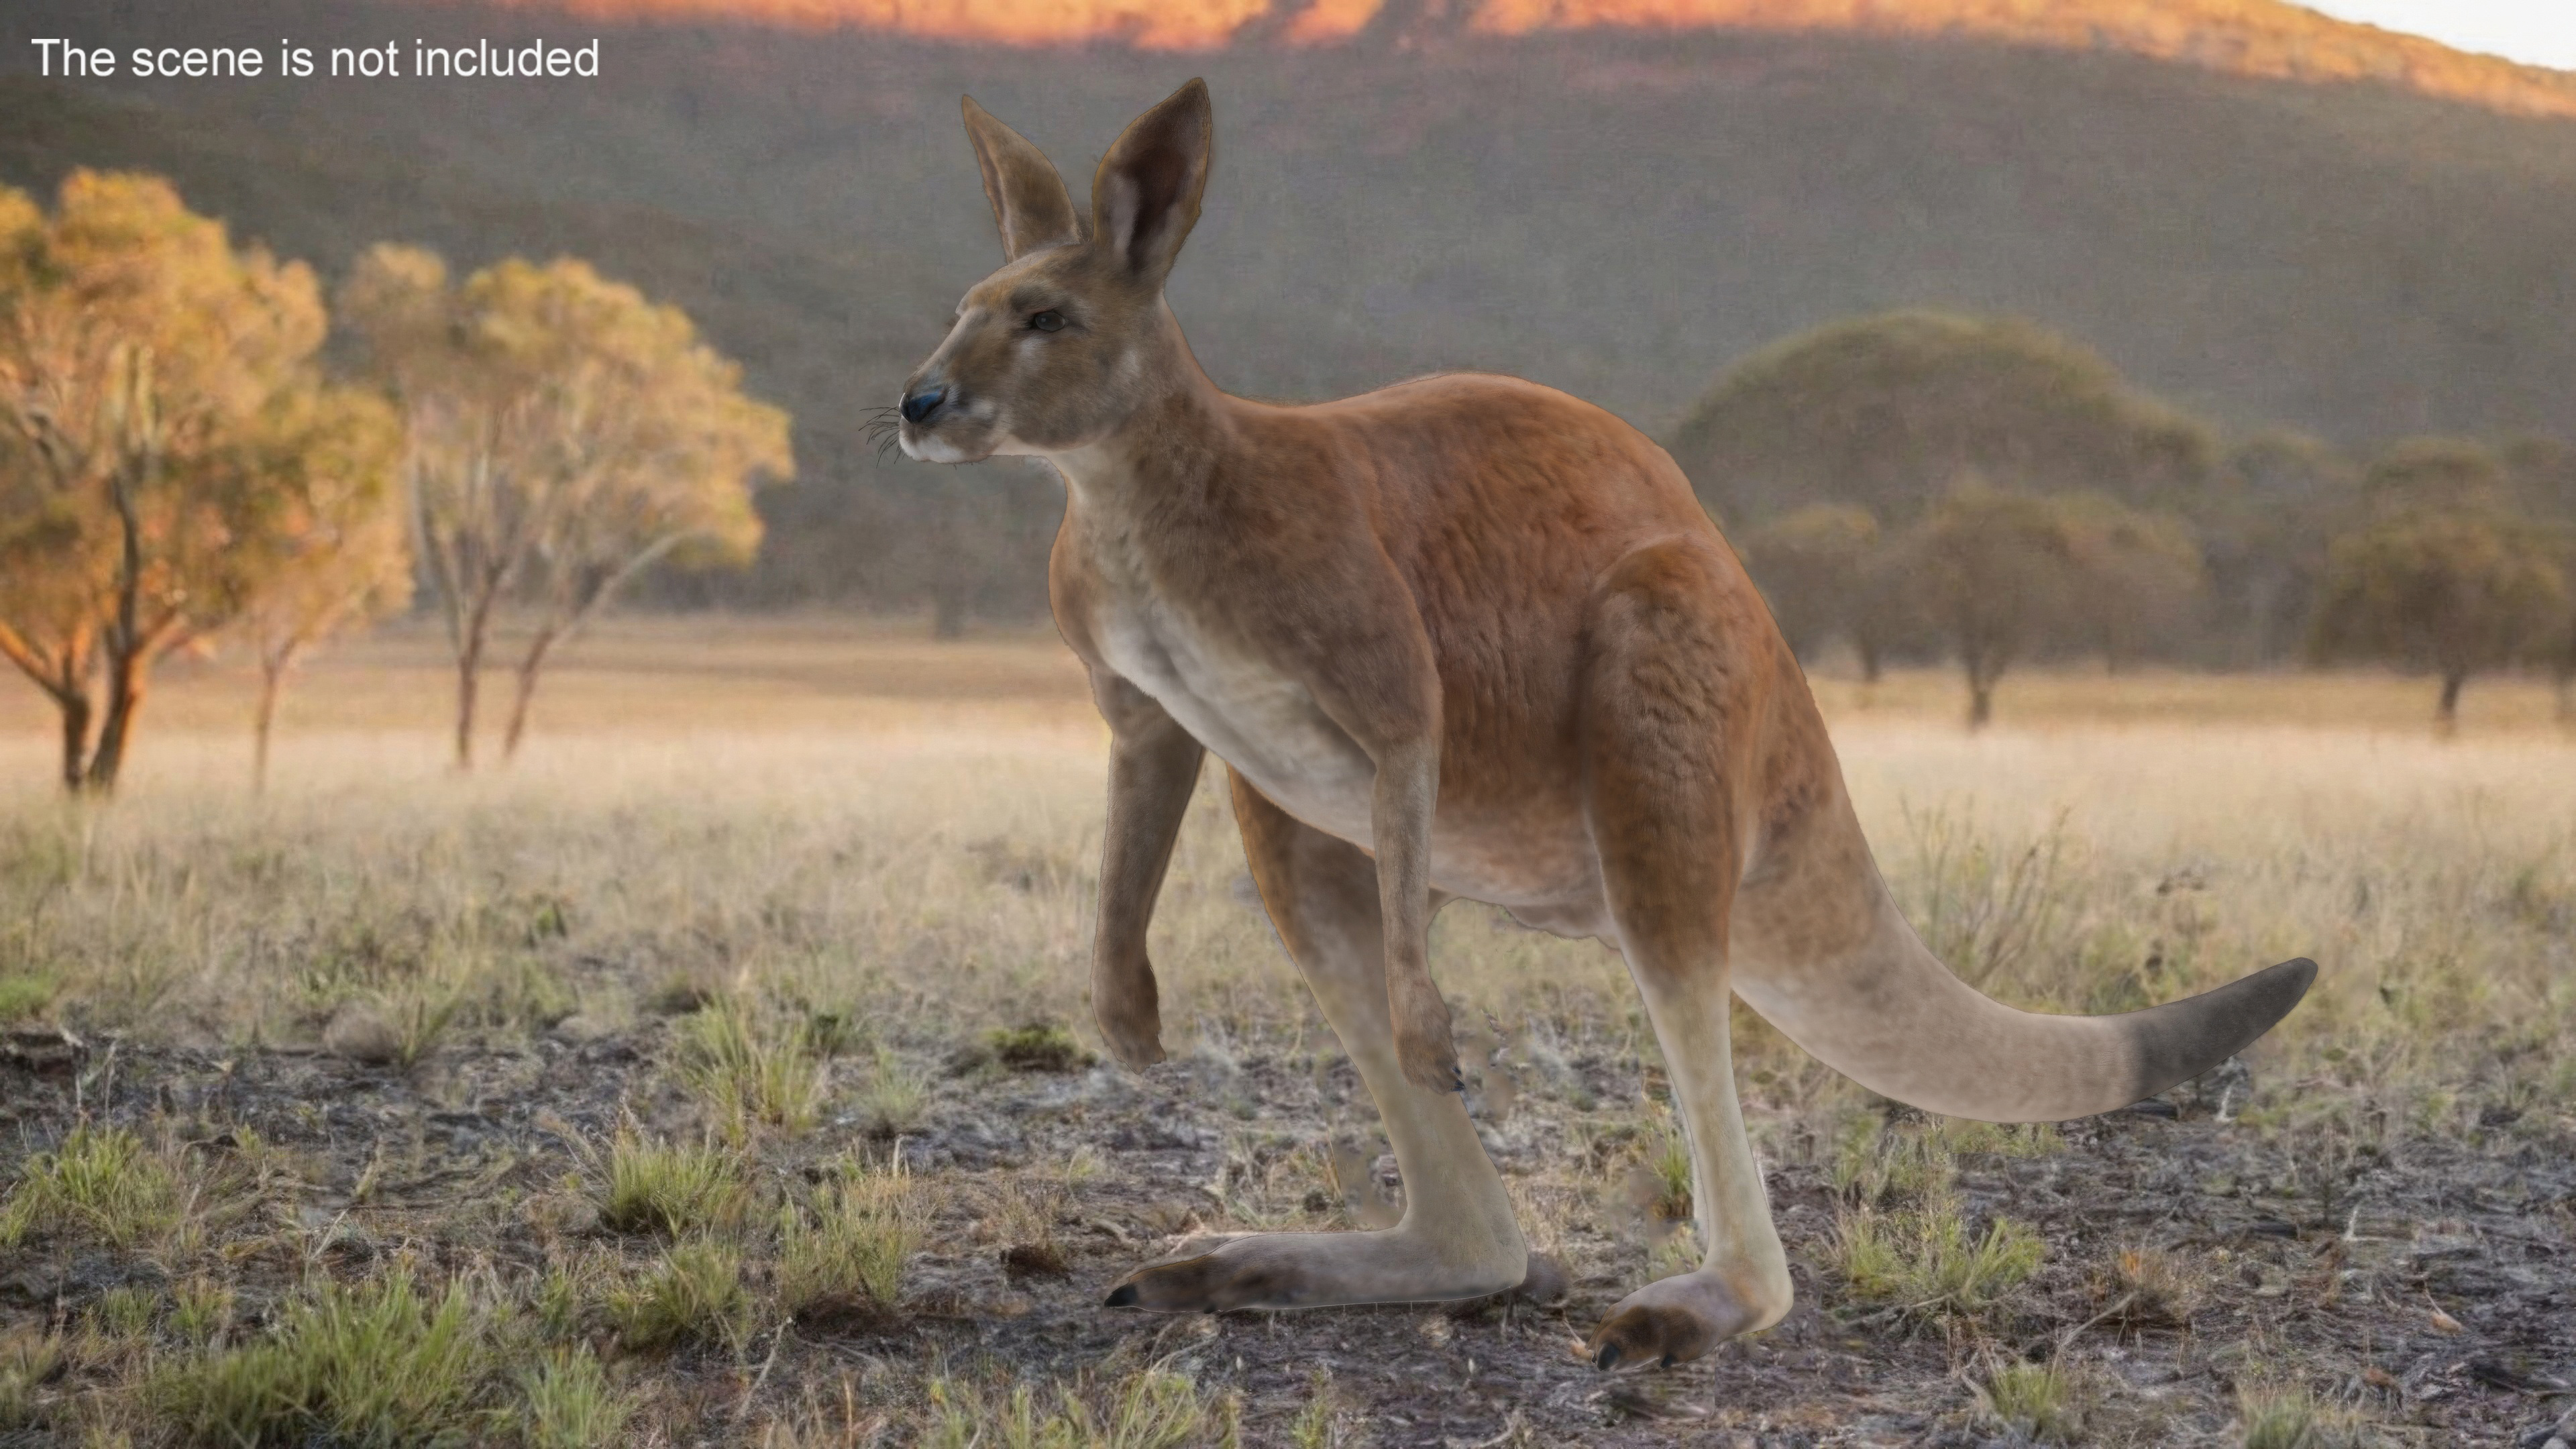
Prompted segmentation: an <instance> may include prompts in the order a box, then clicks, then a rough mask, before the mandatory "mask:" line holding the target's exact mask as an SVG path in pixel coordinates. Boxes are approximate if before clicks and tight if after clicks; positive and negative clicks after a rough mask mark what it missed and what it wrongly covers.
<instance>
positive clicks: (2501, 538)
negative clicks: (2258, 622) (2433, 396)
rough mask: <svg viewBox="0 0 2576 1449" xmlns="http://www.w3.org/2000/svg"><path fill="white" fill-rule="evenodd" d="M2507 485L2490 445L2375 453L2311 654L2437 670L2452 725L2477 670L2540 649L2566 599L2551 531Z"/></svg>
mask: <svg viewBox="0 0 2576 1449" xmlns="http://www.w3.org/2000/svg"><path fill="white" fill-rule="evenodd" d="M2505 484H2506V477H2505V473H2504V469H2503V466H2502V464H2501V462H2500V461H2499V460H2498V459H2497V458H2496V457H2495V456H2494V455H2493V454H2492V453H2490V452H2488V451H2487V450H2485V449H2483V448H2481V447H2478V446H2477V445H2475V444H2471V443H2463V442H2459V441H2457V440H2416V441H2414V442H2410V443H2406V444H2401V445H2399V446H2398V447H2396V448H2394V449H2391V450H2390V452H2389V453H2388V454H2387V455H2386V456H2385V457H2383V458H2382V459H2380V460H2379V461H2378V462H2377V463H2375V464H2374V465H2373V466H2372V468H2371V470H2370V473H2369V476H2368V477H2367V478H2366V479H2365V480H2364V485H2363V486H2364V490H2365V492H2366V493H2367V495H2368V497H2369V499H2370V509H2371V515H2372V516H2371V518H2370V521H2368V522H2367V523H2365V524H2363V525H2362V526H2360V527H2358V528H2356V529H2355V530H2353V531H2351V532H2348V533H2346V534H2344V535H2343V536H2341V537H2339V538H2337V539H2336V540H2335V541H2334V544H2333V547H2332V548H2331V550H2330V551H2329V553H2328V562H2327V570H2326V579H2325V586H2324V589H2323V591H2322V594H2321V596H2320V598H2319V600H2318V608H2317V615H2316V621H2315V625H2314V627H2313V630H2312V632H2311V636H2310V648H2311V650H2312V652H2313V653H2314V654H2315V656H2316V657H2317V658H2318V659H2320V660H2335V659H2370V660H2380V661H2385V662H2390V663H2396V664H2400V665H2405V666H2410V667H2416V668H2427V669H2430V670H2432V671H2433V673H2434V674H2435V676H2436V677H2437V678H2439V679H2440V680H2441V696H2440V699H2439V702H2438V704H2437V705H2436V707H2435V718H2436V720H2437V721H2438V722H2439V723H2440V725H2441V727H2442V728H2444V729H2445V730H2448V729H2451V728H2453V727H2455V726H2456V724H2457V722H2458V717H2459V703H2460V690H2461V687H2462V686H2463V685H2464V684H2466V683H2467V681H2468V679H2469V677H2470V676H2471V675H2473V674H2476V673H2478V672H2480V671H2483V670H2490V669H2496V668H2500V667H2502V666H2504V665H2507V664H2510V663H2512V662H2514V661H2515V660H2516V659H2518V658H2520V657H2523V656H2524V655H2526V654H2528V653H2531V652H2535V651H2536V649H2537V647H2538V646H2539V645H2541V644H2542V643H2543V642H2544V641H2546V640H2547V639H2548V638H2549V636H2550V635H2551V633H2552V632H2553V631H2554V630H2555V629H2556V628H2557V627H2558V626H2559V624H2560V623H2561V621H2562V619H2563V618H2564V614H2565V611H2566V609H2567V607H2568V589H2567V580H2566V576H2565V573H2564V572H2563V570H2562V568H2561V565H2560V562H2559V559H2558V558H2557V557H2556V553H2557V550H2556V548H2555V547H2554V546H2553V545H2554V541H2553V540H2552V539H2551V538H2550V536H2549V535H2548V533H2547V532H2546V530H2544V529H2543V528H2542V527H2540V526H2538V525H2535V524H2534V523H2532V522H2531V521H2530V520H2529V519H2528V518H2527V517H2525V516H2524V515H2523V514H2522V512H2521V511H2520V509H2519V508H2518V507H2516V506H2515V504H2514V500H2513V497H2512V494H2511V490H2510V489H2509V488H2507V487H2506V486H2505Z"/></svg>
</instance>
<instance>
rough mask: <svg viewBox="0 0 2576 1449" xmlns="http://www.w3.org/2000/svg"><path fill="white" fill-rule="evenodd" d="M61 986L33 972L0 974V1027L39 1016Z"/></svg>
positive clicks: (49, 977)
mask: <svg viewBox="0 0 2576 1449" xmlns="http://www.w3.org/2000/svg"><path fill="white" fill-rule="evenodd" d="M61 989H62V984H61V983H60V982H58V981H56V980H55V979H54V978H53V977H51V976H46V975H40V974H37V973H33V972H15V971H12V972H0V1026H7V1025H8V1024H9V1023H11V1022H13V1021H25V1020H27V1019H28V1018H29V1017H33V1016H41V1015H43V1014H44V1012H45V1009H46V1008H47V1007H50V1006H52V1005H53V1004H54V993H55V992H57V991H59V990H61Z"/></svg>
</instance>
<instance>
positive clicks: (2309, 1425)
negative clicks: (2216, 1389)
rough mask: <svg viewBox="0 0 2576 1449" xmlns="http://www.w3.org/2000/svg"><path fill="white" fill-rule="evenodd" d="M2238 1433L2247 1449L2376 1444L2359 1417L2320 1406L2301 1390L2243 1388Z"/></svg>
mask: <svg viewBox="0 0 2576 1449" xmlns="http://www.w3.org/2000/svg"><path fill="white" fill-rule="evenodd" d="M2237 1430H2238V1434H2239V1436H2240V1438H2239V1442H2240V1443H2242V1444H2243V1446H2244V1449H2367V1446H2369V1445H2370V1444H2372V1443H2374V1442H2375V1440H2374V1437H2373V1436H2372V1434H2371V1432H2370V1428H2369V1426H2368V1425H2367V1424H2365V1423H2363V1422H2362V1419H2361V1416H2360V1415H2358V1414H2355V1413H2353V1412H2352V1411H2350V1410H2348V1409H2335V1408H2329V1407H2327V1406H2325V1405H2322V1404H2319V1403H2318V1402H2317V1401H2316V1400H2315V1399H2313V1398H2310V1397H2309V1396H2308V1392H2307V1390H2305V1389H2301V1388H2281V1387H2275V1386H2265V1385H2254V1384H2248V1385H2246V1386H2244V1387H2243V1388H2241V1389H2240V1390H2238V1393H2237Z"/></svg>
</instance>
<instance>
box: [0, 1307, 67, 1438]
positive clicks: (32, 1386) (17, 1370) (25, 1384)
mask: <svg viewBox="0 0 2576 1449" xmlns="http://www.w3.org/2000/svg"><path fill="white" fill-rule="evenodd" d="M62 1367H63V1341H62V1340H61V1339H60V1338H57V1337H55V1336H54V1335H52V1334H50V1333H38V1332H36V1331H34V1330H33V1329H19V1330H16V1331H15V1332H12V1333H9V1334H7V1335H0V1433H7V1432H14V1431H17V1430H21V1429H34V1428H38V1427H41V1426H42V1425H43V1423H44V1421H45V1417H46V1416H45V1410H44V1401H43V1390H44V1386H45V1385H46V1384H47V1383H50V1382H52V1381H53V1379H54V1377H55V1376H56V1375H57V1374H59V1373H60V1372H61V1371H62Z"/></svg>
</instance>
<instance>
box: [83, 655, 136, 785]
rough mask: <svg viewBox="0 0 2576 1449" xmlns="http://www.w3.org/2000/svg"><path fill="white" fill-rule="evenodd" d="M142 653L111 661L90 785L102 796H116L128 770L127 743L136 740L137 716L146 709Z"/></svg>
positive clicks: (109, 662)
mask: <svg viewBox="0 0 2576 1449" xmlns="http://www.w3.org/2000/svg"><path fill="white" fill-rule="evenodd" d="M147 667H148V666H147V665H146V663H145V661H144V655H143V653H142V651H140V650H134V651H130V652H129V651H125V650H119V651H118V652H117V654H116V656H115V657H114V658H112V659H111V660H109V661H108V669H107V717H106V718H105V719H104V720H103V721H101V723H100V725H99V730H98V748H97V749H96V750H94V751H92V752H91V754H90V757H89V773H88V776H87V778H86V781H85V783H86V785H87V787H88V788H89V789H91V790H93V791H95V792H97V793H98V794H101V795H112V794H114V793H116V777H117V775H118V773H119V772H120V771H122V770H123V769H124V768H125V746H126V742H127V741H129V740H131V739H132V738H133V737H134V716H135V714H136V713H137V712H138V711H140V710H141V709H142V708H143V686H144V682H145V679H144V673H145V670H146V668H147Z"/></svg>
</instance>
